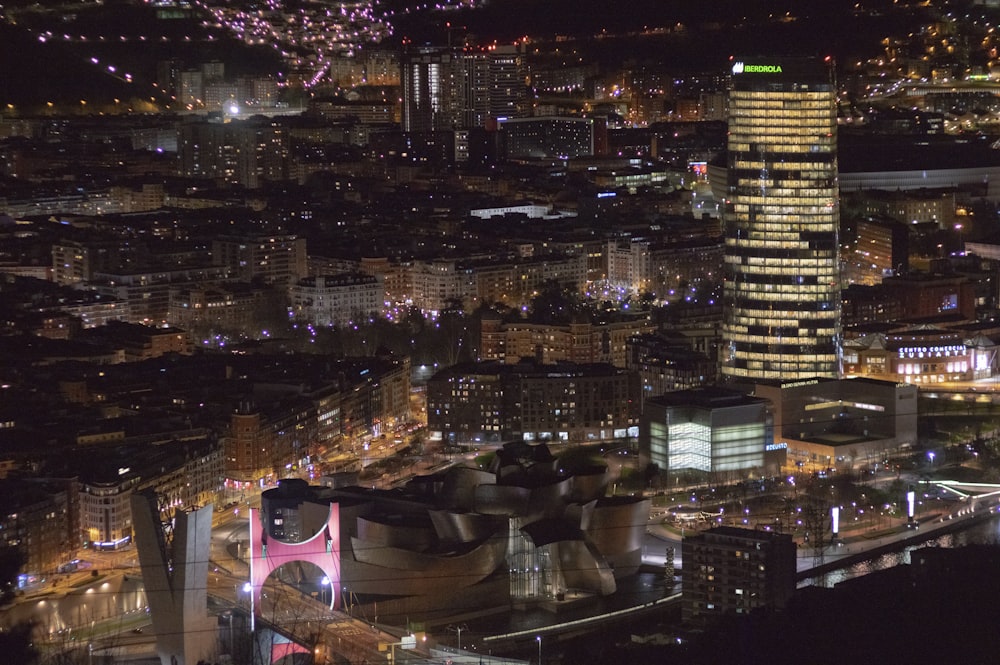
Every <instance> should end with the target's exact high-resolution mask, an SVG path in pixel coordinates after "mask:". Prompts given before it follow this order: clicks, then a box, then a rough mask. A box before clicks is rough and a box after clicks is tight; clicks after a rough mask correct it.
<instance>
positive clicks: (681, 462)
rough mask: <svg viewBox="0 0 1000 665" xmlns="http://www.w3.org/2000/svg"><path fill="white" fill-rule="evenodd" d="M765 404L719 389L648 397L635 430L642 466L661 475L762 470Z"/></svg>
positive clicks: (768, 432)
mask: <svg viewBox="0 0 1000 665" xmlns="http://www.w3.org/2000/svg"><path fill="white" fill-rule="evenodd" d="M772 444H773V424H772V421H771V415H770V409H769V403H768V401H767V400H765V399H762V398H759V397H751V396H748V395H744V394H743V393H740V392H736V391H732V390H726V389H723V388H697V389H694V390H679V391H676V392H670V393H666V394H665V395H660V396H659V397H653V398H650V399H647V400H646V402H645V404H644V405H643V414H642V424H641V425H640V427H639V454H640V457H641V458H642V459H641V462H642V463H645V464H650V463H651V464H655V465H656V466H657V468H659V469H660V471H663V472H666V473H668V474H669V473H674V472H677V471H699V472H705V473H725V472H745V471H749V470H752V469H761V470H763V469H764V468H765V467H766V466H768V465H769V464H773V463H776V467H777V466H780V460H772V459H771V457H772V456H771V455H766V453H768V452H771V451H772V449H773V448H774V446H773V445H772Z"/></svg>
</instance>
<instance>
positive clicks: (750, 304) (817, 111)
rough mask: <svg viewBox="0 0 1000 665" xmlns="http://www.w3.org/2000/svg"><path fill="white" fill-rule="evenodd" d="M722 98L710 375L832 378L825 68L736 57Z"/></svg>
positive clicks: (830, 165) (833, 159)
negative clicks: (715, 323)
mask: <svg viewBox="0 0 1000 665" xmlns="http://www.w3.org/2000/svg"><path fill="white" fill-rule="evenodd" d="M732 71H733V76H732V87H731V89H730V93H729V164H728V178H727V184H726V207H725V217H724V227H725V285H724V305H723V312H724V313H723V324H722V338H723V348H722V353H721V372H722V376H723V378H724V379H725V380H727V381H729V382H734V383H751V382H755V381H779V380H780V381H794V380H797V379H806V378H812V377H817V376H822V377H837V376H838V375H839V364H840V353H839V350H840V349H839V347H840V280H839V273H838V237H837V236H838V226H839V216H840V213H839V202H838V190H837V136H836V129H837V112H836V89H835V87H834V83H833V78H832V72H831V68H830V66H829V65H828V63H824V62H822V61H819V60H813V59H788V60H771V59H742V60H741V59H736V60H735V61H734V63H733V70H732Z"/></svg>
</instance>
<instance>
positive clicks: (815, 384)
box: [755, 378, 917, 470]
mask: <svg viewBox="0 0 1000 665" xmlns="http://www.w3.org/2000/svg"><path fill="white" fill-rule="evenodd" d="M755 394H756V395H757V396H758V397H763V398H766V399H769V400H770V401H771V404H772V406H773V413H774V444H773V445H774V446H776V447H777V446H780V447H783V448H786V449H787V456H788V457H787V463H788V464H789V465H794V466H796V467H798V468H800V469H805V470H809V469H826V468H829V467H835V466H845V467H853V466H855V465H859V464H863V463H870V462H873V461H877V460H879V459H881V457H882V456H883V455H884V454H885V453H886V452H887V451H890V450H895V449H899V448H904V447H907V446H910V445H913V444H914V443H916V441H917V387H916V386H914V385H907V384H905V383H896V382H894V381H878V380H875V379H864V378H855V379H821V378H816V379H809V380H806V381H795V382H790V383H784V384H778V385H765V384H758V385H757V387H756V389H755Z"/></svg>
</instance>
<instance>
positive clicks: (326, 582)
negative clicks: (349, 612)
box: [321, 575, 333, 610]
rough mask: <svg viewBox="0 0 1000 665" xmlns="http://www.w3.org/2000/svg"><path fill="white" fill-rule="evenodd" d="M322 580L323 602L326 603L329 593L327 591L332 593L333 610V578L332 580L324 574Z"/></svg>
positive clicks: (331, 605) (331, 607)
mask: <svg viewBox="0 0 1000 665" xmlns="http://www.w3.org/2000/svg"><path fill="white" fill-rule="evenodd" d="M321 581H322V583H323V604H324V605H325V604H326V594H327V592H329V594H330V609H331V610H332V609H333V580H331V579H330V578H329V577H328V576H326V575H324V576H323V579H322V580H321Z"/></svg>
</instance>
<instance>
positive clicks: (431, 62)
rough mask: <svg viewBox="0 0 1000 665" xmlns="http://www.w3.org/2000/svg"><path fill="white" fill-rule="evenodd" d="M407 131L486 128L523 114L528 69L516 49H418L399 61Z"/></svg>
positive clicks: (412, 50) (434, 47) (438, 47)
mask: <svg viewBox="0 0 1000 665" xmlns="http://www.w3.org/2000/svg"><path fill="white" fill-rule="evenodd" d="M400 71H401V74H402V76H401V83H402V88H403V104H402V127H403V131H406V132H429V131H436V130H442V129H457V128H465V129H468V128H471V127H484V126H487V125H489V124H491V123H492V122H494V121H496V120H498V119H500V118H516V117H521V116H523V115H525V113H526V112H527V90H528V86H527V80H528V75H527V66H526V64H525V59H524V56H523V55H522V54H521V52H520V49H519V48H518V47H517V46H497V45H492V46H490V47H487V48H471V47H470V48H463V49H458V48H453V47H451V46H448V47H443V46H421V47H413V48H408V49H407V50H406V51H405V52H404V53H403V56H402V61H401V67H400Z"/></svg>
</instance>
